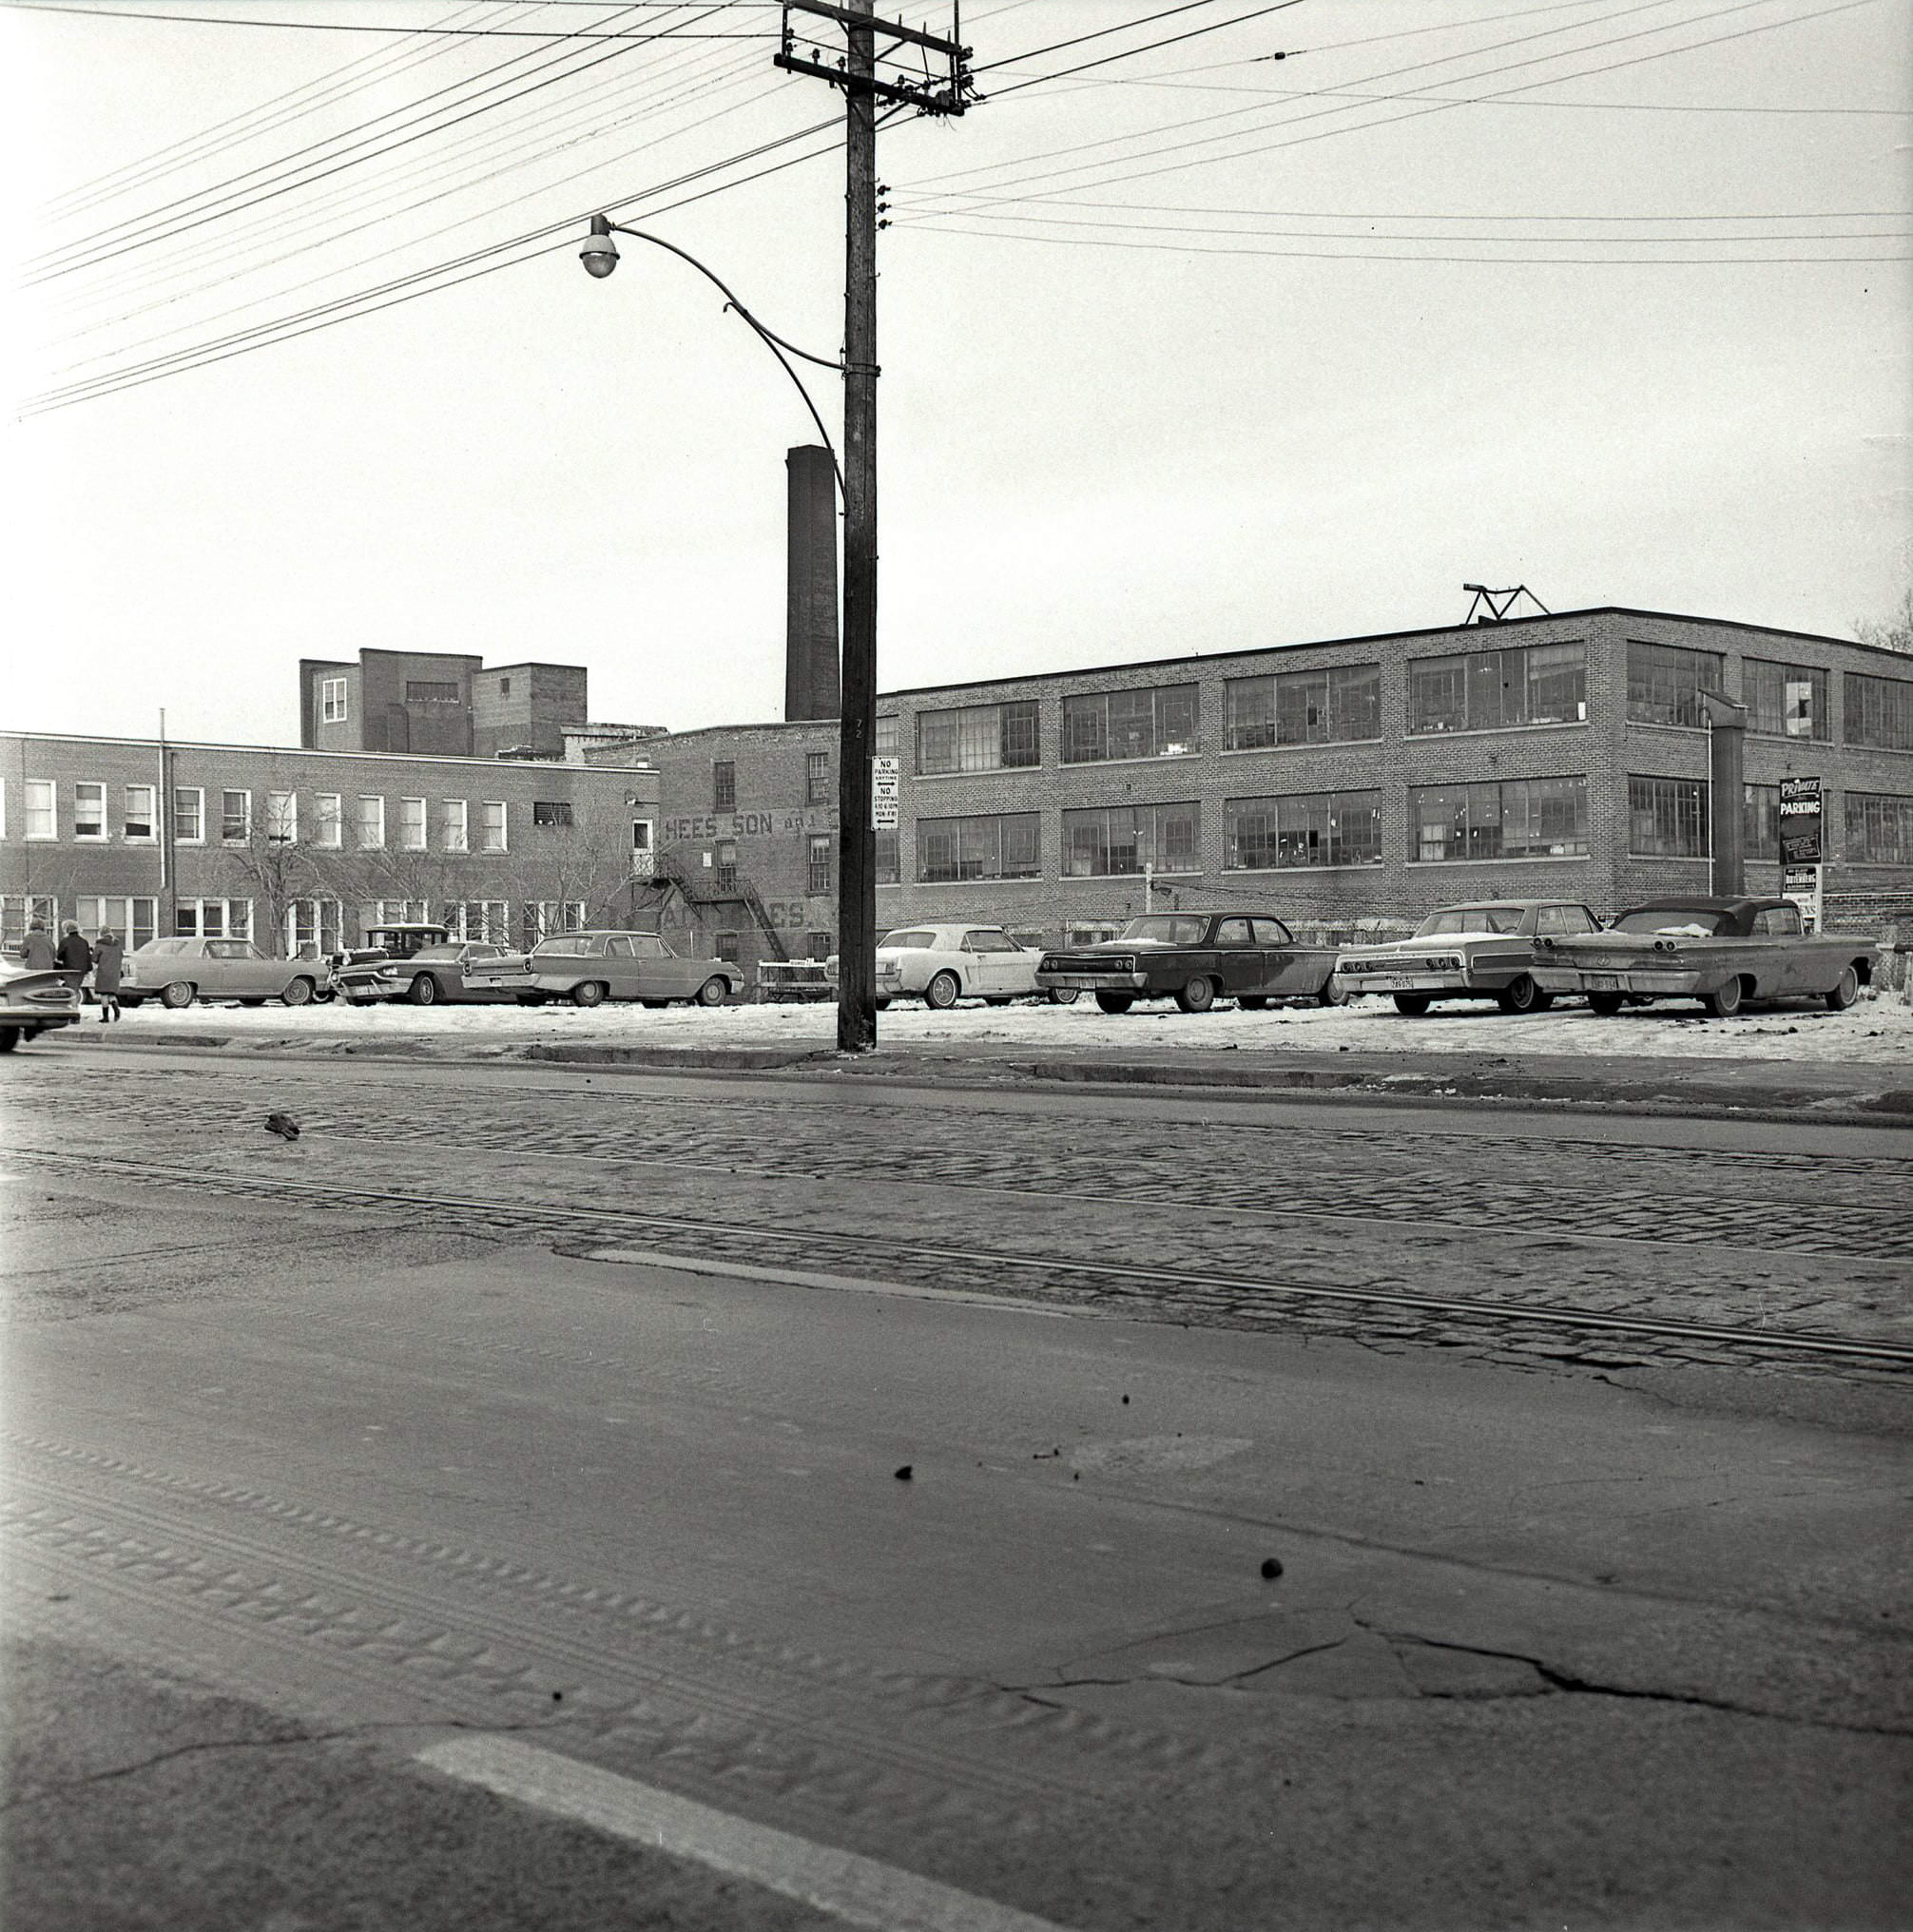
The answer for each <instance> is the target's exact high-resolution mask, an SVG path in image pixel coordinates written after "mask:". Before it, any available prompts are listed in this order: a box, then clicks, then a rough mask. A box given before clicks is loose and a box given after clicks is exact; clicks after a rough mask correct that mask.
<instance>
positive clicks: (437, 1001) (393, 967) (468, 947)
mask: <svg viewBox="0 0 1913 1932" xmlns="http://www.w3.org/2000/svg"><path fill="white" fill-rule="evenodd" d="M504 956H505V949H504V947H503V946H493V945H490V944H488V943H487V942H486V941H484V940H483V939H450V940H447V941H446V943H445V944H444V945H442V946H421V947H419V949H418V950H417V951H416V952H415V953H413V954H410V955H407V956H403V957H401V958H396V959H381V960H379V961H377V962H376V963H370V964H364V965H360V966H356V967H354V968H353V969H352V973H353V987H352V991H351V992H350V993H349V994H348V995H346V997H347V998H348V999H350V1000H351V1001H352V1002H353V1003H354V1004H355V1005H363V1004H365V1003H367V1002H369V1001H372V1000H378V999H407V1000H410V1001H411V1002H412V1004H413V1005H414V1006H439V1005H443V1004H452V1005H464V1006H473V1005H477V1004H479V1003H481V1002H484V1003H489V1004H493V1005H496V1004H497V1003H499V1002H500V1001H505V1002H510V1001H511V1000H512V998H513V997H514V995H512V993H511V992H509V991H508V990H507V989H506V988H504V987H502V986H496V985H489V984H486V983H484V982H482V981H476V982H474V981H473V980H472V979H470V978H469V977H468V976H467V974H466V968H467V967H468V966H471V965H473V964H475V963H476V962H477V961H479V960H481V959H499V958H503V957H504Z"/></svg>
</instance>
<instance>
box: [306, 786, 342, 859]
mask: <svg viewBox="0 0 1913 1932" xmlns="http://www.w3.org/2000/svg"><path fill="white" fill-rule="evenodd" d="M314 806H315V808H316V810H317V813H318V818H319V823H318V825H317V826H316V827H315V828H314V832H313V840H312V842H313V843H314V844H315V845H325V846H330V847H332V848H333V849H334V850H337V849H338V847H339V846H341V845H343V844H344V843H345V802H344V800H343V799H341V798H340V797H339V795H338V793H337V792H320V793H319V795H318V797H317V798H316V799H315V800H314Z"/></svg>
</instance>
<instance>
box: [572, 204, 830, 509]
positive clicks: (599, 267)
mask: <svg viewBox="0 0 1913 1932" xmlns="http://www.w3.org/2000/svg"><path fill="white" fill-rule="evenodd" d="M613 235H628V236H630V237H631V239H632V240H633V241H648V242H650V243H651V244H652V245H653V246H654V247H657V248H664V249H668V250H669V252H670V253H671V254H673V255H675V256H676V257H677V258H678V259H679V260H680V261H688V262H689V263H690V265H691V266H692V267H693V268H695V269H696V270H697V272H698V273H699V274H700V275H702V276H703V277H704V278H705V280H706V281H708V282H710V283H712V284H713V286H715V287H716V288H717V289H718V290H719V292H720V293H721V294H722V295H723V296H724V299H725V308H727V309H731V310H734V311H735V312H736V313H737V314H738V315H739V316H741V317H742V318H743V319H744V320H745V321H746V322H748V323H749V324H750V327H751V328H752V330H753V331H754V332H755V333H756V334H757V335H758V336H759V337H760V338H762V340H763V345H764V347H765V348H766V349H768V350H769V351H770V353H771V354H772V355H773V356H775V357H777V359H778V360H779V361H780V362H781V363H783V373H784V374H785V375H786V376H788V377H790V379H791V381H792V382H794V383H795V384H796V385H797V393H798V395H800V396H802V397H803V406H804V408H805V409H807V410H808V411H809V412H810V419H811V421H812V422H814V423H815V424H816V425H817V433H818V435H821V437H822V438H823V447H824V448H825V449H826V450H828V451H829V452H830V467H831V468H832V469H833V470H834V471H835V472H836V473H837V488H838V493H839V494H840V495H841V493H842V492H843V468H842V465H841V464H840V463H839V462H838V460H837V446H836V444H835V443H833V442H832V441H831V440H830V432H829V431H828V430H827V429H825V428H824V426H823V418H822V416H821V415H819V414H818V411H817V404H816V403H815V402H813V401H812V400H811V397H810V391H809V390H807V389H806V388H805V387H804V386H803V380H802V377H800V376H799V375H798V373H797V371H796V370H795V369H793V368H792V367H791V366H790V357H792V356H796V357H800V358H801V359H802V360H803V361H805V362H815V363H816V364H817V366H818V367H819V368H820V369H834V370H835V371H836V372H837V373H838V375H840V376H841V375H842V374H843V364H842V363H841V362H835V361H832V360H831V359H830V358H829V357H824V356H813V355H812V354H811V353H810V351H809V350H808V349H800V348H799V347H798V346H797V344H796V343H795V342H786V341H785V340H784V339H783V337H782V336H779V335H776V334H774V333H773V332H772V331H771V330H769V329H767V328H765V327H764V325H763V323H762V322H761V321H759V320H758V319H757V318H756V317H755V316H754V315H752V314H751V312H750V311H749V310H748V309H747V308H745V307H744V304H743V303H742V302H741V301H739V300H738V299H737V297H736V296H734V295H733V294H732V293H731V292H730V290H729V288H728V287H726V286H725V282H724V281H723V280H721V279H720V278H719V277H718V276H716V275H714V274H713V273H712V272H711V271H710V270H709V269H708V268H706V267H705V265H704V263H703V262H702V261H699V260H698V259H697V257H696V256H695V255H691V254H687V253H686V251H685V250H684V249H682V248H680V247H679V246H678V245H677V243H676V242H675V241H666V240H665V239H664V237H663V236H661V235H647V234H646V233H645V231H644V230H643V229H642V228H627V227H625V226H623V225H622V224H621V223H619V222H613V221H612V220H610V218H609V216H606V215H593V216H592V217H591V232H590V236H589V240H588V241H586V243H585V245H584V247H583V248H582V249H581V250H580V251H579V256H580V259H581V260H582V261H583V262H584V264H585V266H586V268H587V269H589V271H590V273H591V274H592V275H594V276H597V277H599V278H600V279H602V278H603V277H605V276H608V275H609V274H610V272H611V270H612V269H614V268H615V267H616V266H617V265H618V244H617V243H616V242H615V241H612V240H611V237H612V236H613ZM786 351H788V354H786V353H785V352H786Z"/></svg>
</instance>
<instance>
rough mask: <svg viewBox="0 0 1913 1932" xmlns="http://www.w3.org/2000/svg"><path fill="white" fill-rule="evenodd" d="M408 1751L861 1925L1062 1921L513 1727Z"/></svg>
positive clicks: (1044, 1927) (934, 1931) (1040, 1929)
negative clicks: (697, 1796)
mask: <svg viewBox="0 0 1913 1932" xmlns="http://www.w3.org/2000/svg"><path fill="white" fill-rule="evenodd" d="M417 1761H418V1762H419V1763H420V1764H425V1765H430V1766H431V1767H432V1768H433V1769H435V1770H438V1771H443V1772H445V1773H447V1775H449V1776H451V1777H454V1778H462V1779H464V1780H465V1781H466V1783H468V1784H473V1785H482V1786H484V1787H485V1788H486V1789H487V1790H490V1791H496V1792H497V1793H498V1794H499V1795H500V1796H501V1797H505V1798H515V1799H516V1800H517V1801H518V1802H519V1803H520V1804H523V1805H531V1806H536V1807H537V1808H538V1809H539V1810H541V1811H549V1812H551V1813H554V1814H555V1815H556V1816H558V1817H561V1818H571V1819H575V1820H577V1821H578V1822H579V1823H580V1824H584V1825H589V1826H595V1827H596V1828H597V1829H598V1830H600V1831H609V1832H610V1833H612V1834H613V1835H614V1836H616V1837H618V1838H628V1839H631V1840H632V1841H634V1842H635V1843H637V1844H639V1845H650V1846H651V1847H652V1848H653V1849H654V1850H658V1851H662V1852H666V1853H667V1854H668V1855H669V1856H671V1857H672V1858H682V1859H691V1860H695V1861H696V1862H697V1863H698V1864H704V1865H708V1866H709V1867H710V1868H711V1869H712V1870H713V1871H719V1872H723V1873H724V1874H725V1876H726V1877H729V1878H739V1879H745V1880H748V1881H749V1882H750V1883H751V1884H759V1885H763V1886H764V1887H766V1888H767V1889H768V1890H770V1891H774V1892H782V1893H783V1895H784V1897H785V1898H789V1899H796V1900H798V1901H799V1902H800V1903H802V1904H806V1905H813V1906H815V1907H817V1909H818V1910H820V1911H823V1912H828V1913H830V1914H831V1915H832V1916H833V1917H835V1918H838V1919H841V1920H842V1921H843V1922H844V1923H845V1924H846V1925H858V1926H862V1927H866V1928H867V1932H1063V1928H1061V1927H1059V1926H1056V1925H1054V1924H1053V1923H1052V1922H1050V1921H1049V1920H1047V1919H1035V1918H1032V1917H1031V1915H1030V1914H1029V1913H1028V1912H1017V1911H1013V1910H1012V1909H1011V1908H1010V1907H1009V1906H1007V1905H998V1904H995V1903H993V1902H992V1901H991V1900H989V1899H979V1898H976V1897H974V1896H973V1895H972V1894H971V1893H969V1892H959V1891H957V1889H956V1888H955V1886H952V1885H943V1884H937V1882H936V1880H934V1879H925V1878H918V1876H917V1875H916V1874H915V1873H914V1872H907V1871H899V1869H898V1868H897V1867H896V1866H895V1865H888V1864H879V1862H878V1861H877V1860H876V1859H872V1858H860V1857H859V1856H858V1855H857V1854H856V1853H855V1852H849V1851H838V1850H836V1849H834V1848H833V1847H831V1846H830V1845H813V1844H812V1843H811V1842H810V1841H809V1840H808V1839H807V1838H797V1837H794V1836H793V1835H792V1834H791V1833H789V1832H787V1831H778V1830H775V1829H773V1828H772V1827H771V1826H767V1825H753V1824H751V1823H749V1822H748V1821H747V1820H745V1819H743V1818H733V1817H732V1816H731V1815H730V1814H729V1813H728V1812H725V1811H717V1810H713V1809H712V1808H711V1806H708V1805H699V1804H697V1803H695V1802H693V1801H692V1800H691V1799H688V1798H679V1797H676V1796H674V1795H673V1794H672V1793H670V1792H668V1791H661V1790H659V1789H657V1787H655V1786H651V1785H643V1784H640V1783H639V1782H638V1781H637V1780H636V1779H635V1778H626V1777H620V1776H619V1775H618V1774H617V1773H616V1772H615V1771H605V1770H600V1769H598V1768H596V1767H595V1766H593V1765H585V1764H580V1763H578V1761H577V1760H576V1759H574V1758H567V1757H560V1756H559V1755H558V1753H557V1752H555V1751H548V1750H543V1749H541V1748H539V1747H538V1746H536V1745H530V1744H521V1743H519V1742H518V1741H517V1740H516V1739H515V1738H508V1737H477V1736H473V1737H454V1738H448V1739H447V1740H446V1741H445V1742H444V1743H442V1744H435V1745H430V1746H428V1747H427V1748H425V1749H423V1750H421V1751H420V1752H419V1753H418V1760H417Z"/></svg>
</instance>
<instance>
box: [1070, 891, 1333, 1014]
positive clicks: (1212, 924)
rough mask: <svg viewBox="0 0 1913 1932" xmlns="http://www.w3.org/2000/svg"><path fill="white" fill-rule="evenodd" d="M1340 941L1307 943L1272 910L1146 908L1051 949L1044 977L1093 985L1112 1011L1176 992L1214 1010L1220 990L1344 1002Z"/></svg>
mask: <svg viewBox="0 0 1913 1932" xmlns="http://www.w3.org/2000/svg"><path fill="white" fill-rule="evenodd" d="M1335 956H1336V953H1335V948H1334V947H1333V946H1306V945H1304V944H1302V943H1301V942H1300V941H1299V940H1298V939H1297V938H1296V937H1295V936H1294V935H1293V934H1292V933H1291V932H1290V931H1289V930H1288V928H1287V927H1286V926H1285V925H1284V924H1283V922H1282V921H1281V920H1280V919H1279V918H1276V917H1275V916H1274V915H1273V914H1272V913H1240V912H1186V913H1185V912H1175V913H1144V914H1142V915H1140V916H1139V917H1138V918H1132V919H1131V920H1130V922H1129V924H1128V925H1126V926H1125V927H1124V928H1123V930H1122V935H1121V937H1118V938H1114V939H1107V940H1105V941H1103V942H1102V943H1101V944H1100V945H1094V946H1081V947H1072V948H1068V949H1065V950H1062V951H1054V950H1053V951H1051V952H1048V953H1045V954H1044V955H1043V956H1042V958H1041V959H1040V960H1039V961H1038V962H1037V966H1036V984H1037V985H1038V986H1040V987H1042V988H1043V989H1044V990H1045V991H1046V992H1048V991H1053V990H1061V991H1064V992H1081V993H1093V994H1094V995H1096V1004H1097V1005H1098V1006H1099V1007H1101V1008H1102V1010H1103V1011H1104V1012H1105V1013H1127V1012H1128V1011H1129V1010H1130V1007H1131V1006H1132V1005H1134V1004H1135V1002H1136V1001H1137V1000H1139V999H1173V1000H1174V1001H1175V1003H1176V1004H1177V1005H1178V1006H1179V1007H1181V1008H1182V1010H1183V1011H1184V1012H1185V1013H1207V1012H1208V1009H1209V1008H1210V1007H1211V1006H1212V1005H1213V1004H1214V1003H1215V1001H1216V999H1217V998H1218V996H1222V995H1227V996H1228V997H1231V998H1233V999H1234V1001H1235V1003H1236V1004H1237V1005H1238V1006H1241V1007H1246V1008H1248V1009H1250V1010H1253V1009H1255V1008H1257V1007H1264V1006H1266V1005H1267V1004H1268V1003H1269V1001H1270V1000H1272V999H1312V1000H1314V1001H1316V1002H1317V1003H1318V1004H1320V1005H1322V1006H1340V1005H1341V1004H1342V1002H1343V1000H1344V999H1346V998H1347V997H1348V994H1347V991H1346V989H1345V988H1344V987H1343V983H1342V981H1341V980H1340V979H1339V978H1338V977H1337V976H1336V972H1335Z"/></svg>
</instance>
